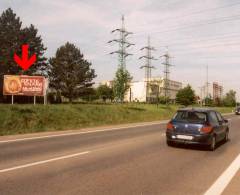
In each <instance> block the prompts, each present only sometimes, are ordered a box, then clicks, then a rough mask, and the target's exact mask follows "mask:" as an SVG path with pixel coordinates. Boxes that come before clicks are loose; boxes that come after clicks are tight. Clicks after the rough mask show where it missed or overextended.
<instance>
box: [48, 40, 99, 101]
mask: <svg viewBox="0 0 240 195" xmlns="http://www.w3.org/2000/svg"><path fill="white" fill-rule="evenodd" d="M49 64H50V71H49V77H50V87H52V88H53V89H55V90H56V91H58V92H60V93H61V94H62V95H63V96H64V97H66V98H69V101H70V102H71V103H72V100H73V98H76V97H79V96H80V95H81V93H84V92H85V91H86V90H87V89H88V88H89V87H91V86H92V85H93V84H94V83H93V82H92V80H93V79H94V78H95V77H96V75H95V71H94V70H93V69H91V65H92V64H91V63H90V62H88V61H87V60H85V59H84V56H83V54H82V53H81V52H80V49H78V48H77V47H76V46H75V45H74V44H71V43H69V42H67V43H66V44H65V45H63V46H61V47H60V48H58V49H57V52H56V55H55V57H52V58H50V60H49Z"/></svg>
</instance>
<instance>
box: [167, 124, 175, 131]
mask: <svg viewBox="0 0 240 195" xmlns="http://www.w3.org/2000/svg"><path fill="white" fill-rule="evenodd" d="M173 130H174V126H173V124H172V123H168V124H167V131H173Z"/></svg>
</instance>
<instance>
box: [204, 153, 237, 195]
mask: <svg viewBox="0 0 240 195" xmlns="http://www.w3.org/2000/svg"><path fill="white" fill-rule="evenodd" d="M239 169H240V154H239V155H238V156H237V158H235V160H234V161H233V162H232V164H231V165H230V166H229V167H228V168H227V169H226V170H225V171H224V172H223V174H222V175H221V176H220V177H219V178H218V179H217V180H216V181H215V183H214V184H213V185H212V186H211V187H210V188H209V189H208V190H207V191H206V192H205V194H204V195H220V194H221V193H222V192H223V191H224V189H225V188H226V187H227V185H228V184H229V182H230V181H231V180H232V178H233V177H234V175H235V174H236V173H237V172H238V170H239Z"/></svg>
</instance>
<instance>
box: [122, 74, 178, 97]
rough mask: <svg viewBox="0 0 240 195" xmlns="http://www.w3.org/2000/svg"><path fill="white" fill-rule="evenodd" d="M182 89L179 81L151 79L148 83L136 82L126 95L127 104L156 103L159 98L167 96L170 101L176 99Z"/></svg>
mask: <svg viewBox="0 0 240 195" xmlns="http://www.w3.org/2000/svg"><path fill="white" fill-rule="evenodd" d="M181 88H182V83H181V82H178V81H173V80H168V81H166V80H165V79H164V78H163V77H154V78H150V79H149V81H148V82H147V81H146V80H143V81H135V82H131V84H130V88H129V90H128V92H127V93H126V95H125V101H127V102H132V101H135V102H147V101H148V102H156V101H157V99H158V97H161V96H165V97H168V98H169V99H170V100H172V101H174V100H175V99H176V94H177V92H178V91H179V90H180V89H181Z"/></svg>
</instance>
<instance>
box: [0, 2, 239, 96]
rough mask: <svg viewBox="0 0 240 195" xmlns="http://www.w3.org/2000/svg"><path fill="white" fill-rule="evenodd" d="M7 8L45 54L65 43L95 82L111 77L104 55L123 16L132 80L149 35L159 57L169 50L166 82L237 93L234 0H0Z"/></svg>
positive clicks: (159, 71)
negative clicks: (213, 85)
mask: <svg viewBox="0 0 240 195" xmlns="http://www.w3.org/2000/svg"><path fill="white" fill-rule="evenodd" d="M8 7H11V8H12V9H13V10H14V11H15V12H16V13H17V15H18V16H20V18H21V20H22V21H23V26H25V25H29V24H31V23H32V24H34V25H35V26H36V27H37V28H38V29H39V34H40V35H41V36H42V38H43V41H44V44H45V46H46V47H47V48H48V49H47V52H46V56H47V57H50V56H53V55H54V54H55V52H56V49H57V48H58V47H59V46H61V45H62V44H64V43H65V42H66V41H70V42H72V43H74V44H76V45H77V47H79V48H80V49H81V51H82V52H83V53H84V55H85V57H86V58H87V59H88V60H89V61H91V62H92V64H93V68H94V69H96V73H97V75H98V77H97V78H96V80H95V81H96V83H97V82H99V81H102V80H109V79H112V78H113V77H114V73H115V71H116V69H117V56H111V55H108V53H109V52H111V51H113V50H117V45H114V44H111V45H108V44H107V42H108V40H110V39H113V38H117V35H112V34H111V33H110V32H111V30H112V29H115V28H118V27H120V18H121V15H122V14H124V15H125V18H126V27H127V29H128V30H129V31H132V32H133V33H134V34H133V35H131V36H130V37H129V40H130V41H131V42H133V43H135V44H136V45H135V46H134V47H132V48H131V49H129V52H131V53H133V54H134V56H132V57H129V58H128V60H127V69H128V70H129V71H130V73H131V74H132V75H133V77H134V80H141V79H142V78H143V76H144V72H143V70H141V69H139V67H140V66H141V65H142V64H143V63H144V62H142V61H140V60H138V58H139V57H140V56H141V55H142V54H143V53H142V52H141V51H140V48H141V47H143V46H144V45H145V44H146V42H147V36H148V35H149V36H151V42H152V45H153V46H154V47H155V48H156V49H157V50H156V51H155V52H154V56H155V57H159V56H161V55H162V54H163V53H164V51H165V46H168V48H169V52H170V55H171V56H173V58H172V59H171V62H172V64H174V67H172V68H171V76H170V77H171V78H172V79H174V80H178V81H181V82H183V83H184V84H187V83H190V84H191V85H192V86H193V87H194V89H195V90H196V91H197V92H199V87H200V86H202V85H203V84H204V82H205V80H206V65H208V66H209V81H210V82H213V81H217V82H219V83H220V84H222V85H223V86H224V89H225V90H224V91H225V92H226V91H227V90H229V89H234V90H236V91H237V92H238V96H239V94H240V89H239V88H240V87H239V80H238V78H239V77H240V69H239V65H240V55H239V51H240V34H239V32H240V25H239V24H240V14H239V10H240V1H237V0H236V1H233V0H201V1H199V0H168V1H166V0H117V1H113V0H112V1H111V0H101V1H99V0H68V1H67V0H51V1H49V0H41V1H37V0H1V1H0V12H2V11H3V10H5V9H7V8H8ZM161 63H162V61H161V60H160V59H159V60H158V61H154V62H153V65H154V66H155V67H156V69H155V70H153V76H162V75H163V67H162V65H161Z"/></svg>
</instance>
